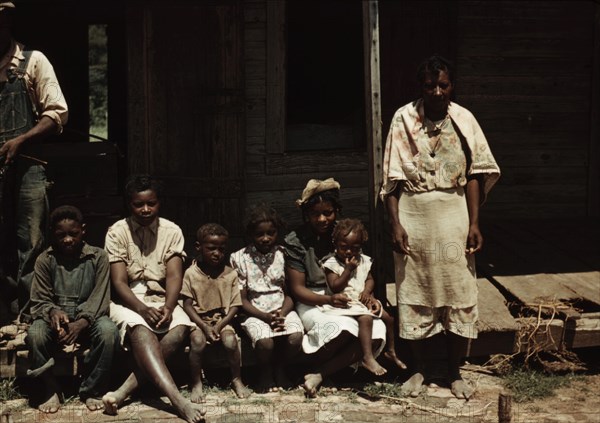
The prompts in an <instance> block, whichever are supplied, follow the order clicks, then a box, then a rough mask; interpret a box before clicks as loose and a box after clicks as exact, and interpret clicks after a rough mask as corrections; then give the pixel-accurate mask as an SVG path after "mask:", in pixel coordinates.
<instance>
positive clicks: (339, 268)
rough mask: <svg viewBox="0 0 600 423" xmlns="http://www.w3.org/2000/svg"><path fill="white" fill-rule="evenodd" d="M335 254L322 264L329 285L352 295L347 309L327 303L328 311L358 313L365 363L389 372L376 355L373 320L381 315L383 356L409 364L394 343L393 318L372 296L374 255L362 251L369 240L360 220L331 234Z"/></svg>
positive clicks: (369, 367)
mask: <svg viewBox="0 0 600 423" xmlns="http://www.w3.org/2000/svg"><path fill="white" fill-rule="evenodd" d="M332 239H333V243H334V246H335V254H334V255H332V256H330V257H329V258H328V259H326V260H325V262H324V263H323V268H324V269H325V276H326V278H327V285H328V287H329V289H330V290H331V291H332V292H334V293H339V292H341V293H344V294H346V295H347V296H348V297H349V298H350V301H349V302H348V307H347V308H334V307H331V306H328V305H324V306H322V307H323V311H324V312H325V313H335V314H343V315H348V316H356V319H357V320H358V325H359V331H358V338H359V341H360V344H361V348H362V352H363V359H362V365H363V367H364V368H365V369H367V370H369V371H370V372H372V373H373V374H375V375H378V376H379V375H383V374H385V373H386V372H387V370H386V369H385V368H383V367H382V366H380V365H379V363H377V361H376V360H375V356H374V355H373V349H372V346H371V345H372V343H371V332H372V330H373V319H374V318H378V317H380V318H381V319H382V320H383V322H384V323H385V326H386V332H387V334H386V344H387V350H386V352H385V353H384V356H385V357H386V358H387V359H388V360H390V361H392V362H393V363H394V364H395V365H396V366H398V367H400V368H402V369H405V368H406V366H405V365H404V363H402V362H401V361H400V360H399V359H398V357H397V356H396V350H395V344H394V319H393V318H392V317H391V316H390V315H389V314H388V313H387V312H386V311H385V310H384V309H383V307H382V306H381V303H380V302H379V301H378V300H377V299H375V297H374V296H373V288H374V287H375V282H374V281H373V276H371V263H372V261H371V258H370V257H369V256H366V255H364V254H362V245H363V243H364V242H365V241H367V239H368V234H367V231H366V229H365V227H364V225H363V224H362V223H361V222H360V221H359V220H357V219H343V220H340V221H339V222H338V223H337V225H336V226H335V228H334V230H333V234H332Z"/></svg>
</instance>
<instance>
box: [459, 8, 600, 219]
mask: <svg viewBox="0 0 600 423" xmlns="http://www.w3.org/2000/svg"><path fill="white" fill-rule="evenodd" d="M594 12H595V10H594V4H593V2H591V1H551V2H538V1H526V2H524V1H493V2H488V1H461V2H459V10H458V44H457V46H458V50H457V60H456V63H457V81H456V94H457V96H456V97H457V98H456V99H457V102H458V103H459V104H462V105H463V106H465V107H467V108H468V109H470V110H471V111H472V112H473V113H474V115H475V117H476V118H477V119H478V121H479V123H480V124H481V126H482V128H483V130H484V133H485V134H486V136H487V138H488V140H489V142H490V145H491V147H492V150H493V151H494V154H495V156H496V159H497V161H498V162H499V164H500V167H501V168H502V173H503V175H502V178H501V179H500V182H499V183H498V185H497V186H496V188H494V190H493V191H492V193H491V195H490V197H489V200H488V203H487V204H486V206H485V208H484V211H483V212H484V213H485V214H486V215H494V216H503V217H532V216H544V217H560V216H563V217H567V216H571V217H572V216H585V215H586V214H587V213H588V208H587V203H588V202H589V201H592V200H593V197H594V196H595V197H596V198H597V195H598V193H597V192H596V193H595V194H594V193H591V194H589V193H588V183H589V182H588V175H589V173H590V172H591V171H593V169H591V168H590V162H591V161H594V162H595V163H597V159H598V158H597V157H595V156H597V155H598V150H597V149H595V150H594V153H593V154H594V157H590V136H591V135H590V130H591V123H592V120H593V119H596V120H597V119H598V116H595V117H594V116H591V113H590V111H591V99H592V85H591V84H592V75H593V74H592V65H593V52H594V51H593V42H594V36H593V34H594ZM596 71H597V70H596ZM593 142H594V143H595V144H597V143H598V140H595V141H593ZM596 166H597V165H596ZM596 175H597V173H596ZM596 187H597V185H596ZM590 196H591V197H592V198H590ZM596 201H597V199H596Z"/></svg>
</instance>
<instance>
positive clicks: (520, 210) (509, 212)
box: [480, 190, 587, 221]
mask: <svg viewBox="0 0 600 423" xmlns="http://www.w3.org/2000/svg"><path fill="white" fill-rule="evenodd" d="M480 214H481V218H482V221H493V220H496V219H506V218H520V219H529V218H531V216H538V217H539V218H540V219H549V218H563V217H564V216H569V217H570V218H581V217H585V216H587V210H586V203H585V202H584V201H578V202H577V203H555V202H552V198H547V199H546V200H541V201H538V202H534V203H533V202H529V203H523V202H521V201H517V202H514V203H497V202H495V201H494V190H492V193H491V194H490V195H489V196H488V200H487V201H486V203H485V206H484V207H483V209H482V210H481V211H480Z"/></svg>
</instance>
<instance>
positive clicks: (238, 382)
mask: <svg viewBox="0 0 600 423" xmlns="http://www.w3.org/2000/svg"><path fill="white" fill-rule="evenodd" d="M231 387H232V388H233V392H235V394H236V395H237V396H238V398H248V397H249V396H250V395H251V394H252V391H251V390H250V389H248V388H247V387H246V385H244V384H243V383H242V379H240V378H238V377H236V378H235V379H233V380H232V381H231Z"/></svg>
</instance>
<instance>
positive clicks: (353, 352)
mask: <svg viewBox="0 0 600 423" xmlns="http://www.w3.org/2000/svg"><path fill="white" fill-rule="evenodd" d="M321 357H323V359H322V361H319V360H320V359H321ZM361 357H362V350H361V347H360V342H359V341H358V339H356V338H355V337H354V336H353V335H352V334H351V333H349V332H346V331H343V332H342V333H340V334H339V335H338V336H337V337H336V338H335V339H332V340H331V341H329V342H328V343H327V344H325V345H324V346H323V347H321V348H320V349H319V351H317V352H316V353H315V354H314V357H313V360H315V361H316V362H317V363H320V364H319V365H318V366H317V368H316V369H315V372H314V373H309V374H307V375H305V376H304V384H303V385H302V387H303V388H304V391H305V393H306V395H307V396H308V397H309V398H314V397H316V396H317V390H318V389H319V386H320V385H321V383H322V382H323V378H325V377H327V376H329V375H330V374H333V373H335V372H337V371H338V370H341V369H343V368H344V367H347V366H349V365H351V364H352V363H356V362H357V361H358V360H360V358H361Z"/></svg>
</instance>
